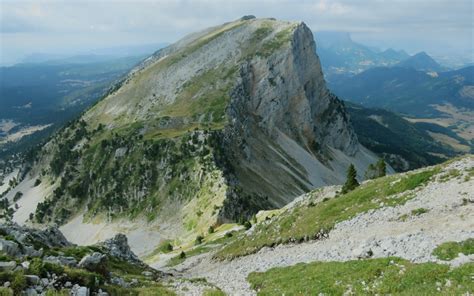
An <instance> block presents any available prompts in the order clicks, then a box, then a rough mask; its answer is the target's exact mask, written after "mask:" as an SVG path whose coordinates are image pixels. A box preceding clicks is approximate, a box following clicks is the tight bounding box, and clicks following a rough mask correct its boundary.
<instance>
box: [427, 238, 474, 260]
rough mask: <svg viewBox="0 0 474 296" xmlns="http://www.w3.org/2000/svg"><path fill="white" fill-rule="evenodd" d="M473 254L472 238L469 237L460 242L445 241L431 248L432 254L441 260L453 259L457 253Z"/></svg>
mask: <svg viewBox="0 0 474 296" xmlns="http://www.w3.org/2000/svg"><path fill="white" fill-rule="evenodd" d="M460 253H461V254H464V255H466V256H467V255H472V254H474V238H470V239H468V240H465V241H461V242H446V243H443V244H441V245H439V246H438V247H436V249H434V250H433V255H434V256H436V257H437V258H438V259H441V260H453V259H454V258H456V257H458V255H459V254H460Z"/></svg>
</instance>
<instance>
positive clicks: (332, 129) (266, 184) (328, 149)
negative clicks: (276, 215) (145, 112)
mask: <svg viewBox="0 0 474 296" xmlns="http://www.w3.org/2000/svg"><path fill="white" fill-rule="evenodd" d="M314 52H315V42H314V40H313V38H312V33H311V31H310V29H309V28H308V27H306V25H305V24H303V23H301V24H298V25H297V26H296V27H295V29H294V31H293V33H292V35H291V41H290V42H289V43H288V44H287V46H286V47H283V48H282V49H280V50H278V51H276V52H275V53H273V54H272V55H271V56H270V57H268V58H260V57H259V56H256V57H255V58H253V59H252V60H250V61H247V62H245V63H243V64H242V65H241V67H240V77H239V84H238V85H237V86H236V87H235V88H234V90H233V92H232V94H231V104H230V107H229V111H228V112H229V117H230V118H231V120H230V124H229V125H228V126H227V127H226V128H225V131H224V135H225V144H224V147H226V148H227V151H228V152H229V153H228V154H229V156H230V158H231V161H230V162H231V163H232V166H233V168H234V169H235V180H236V183H237V184H238V186H239V188H240V189H241V190H240V191H239V193H240V194H239V193H235V194H232V195H231V196H230V197H229V198H228V199H227V200H226V202H225V204H226V205H227V207H225V208H224V216H234V215H235V213H238V212H245V211H246V209H245V207H247V208H249V207H248V204H254V203H255V205H256V206H267V207H280V206H283V205H284V204H286V203H288V202H289V201H291V200H292V199H293V198H294V197H295V196H297V195H298V194H301V193H303V192H305V191H308V190H310V189H311V188H314V187H315V186H321V185H324V184H331V183H339V182H342V181H343V178H344V173H345V170H344V169H343V170H342V171H341V170H340V167H341V166H342V167H345V166H348V165H349V162H348V160H347V159H340V158H339V155H338V153H334V152H333V150H337V151H339V152H342V153H343V154H344V155H345V156H348V157H349V158H351V157H352V158H354V161H355V162H358V165H359V169H360V170H361V171H363V169H364V165H365V164H368V163H369V162H370V161H373V159H374V157H373V156H371V155H370V153H367V151H365V150H364V149H363V148H362V147H361V146H360V145H359V143H358V141H357V137H356V135H355V134H354V132H353V130H352V127H351V126H350V123H349V121H348V118H347V115H346V113H345V110H344V106H343V104H342V102H340V101H339V100H338V99H337V98H335V97H334V96H333V95H332V94H330V93H329V91H328V89H327V88H326V84H325V81H324V77H323V74H322V71H321V66H320V63H319V60H318V58H317V56H316V55H314ZM242 193H243V194H242ZM250 208H252V207H250ZM236 209H237V210H236ZM232 212H234V214H232ZM234 218H235V217H234Z"/></svg>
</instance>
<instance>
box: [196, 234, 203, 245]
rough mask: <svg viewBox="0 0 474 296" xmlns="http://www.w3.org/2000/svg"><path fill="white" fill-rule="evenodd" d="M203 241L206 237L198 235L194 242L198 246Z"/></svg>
mask: <svg viewBox="0 0 474 296" xmlns="http://www.w3.org/2000/svg"><path fill="white" fill-rule="evenodd" d="M203 240H204V237H203V236H202V235H198V236H196V240H195V241H194V243H195V244H196V245H200V244H202V241H203Z"/></svg>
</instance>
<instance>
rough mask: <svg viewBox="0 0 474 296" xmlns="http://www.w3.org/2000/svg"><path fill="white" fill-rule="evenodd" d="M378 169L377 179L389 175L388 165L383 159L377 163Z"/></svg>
mask: <svg viewBox="0 0 474 296" xmlns="http://www.w3.org/2000/svg"><path fill="white" fill-rule="evenodd" d="M376 167H377V177H383V176H385V175H386V174H387V165H386V164H385V161H384V160H383V159H382V158H381V159H379V161H377V164H376Z"/></svg>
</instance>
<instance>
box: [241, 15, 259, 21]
mask: <svg viewBox="0 0 474 296" xmlns="http://www.w3.org/2000/svg"><path fill="white" fill-rule="evenodd" d="M255 18H256V17H255V15H244V16H243V17H241V18H240V20H241V21H248V20H253V19H255Z"/></svg>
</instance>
